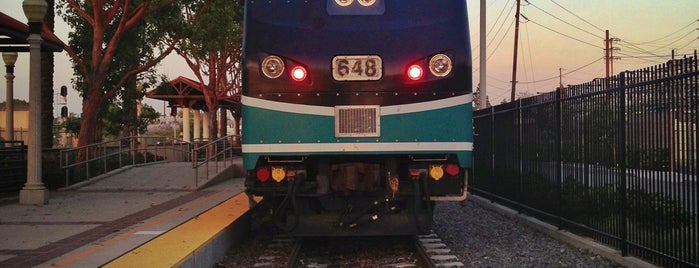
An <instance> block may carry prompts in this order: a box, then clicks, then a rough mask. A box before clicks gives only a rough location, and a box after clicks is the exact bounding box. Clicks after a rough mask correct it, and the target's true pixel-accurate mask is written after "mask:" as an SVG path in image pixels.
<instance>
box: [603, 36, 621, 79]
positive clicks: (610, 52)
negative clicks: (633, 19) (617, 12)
mask: <svg viewBox="0 0 699 268" xmlns="http://www.w3.org/2000/svg"><path fill="white" fill-rule="evenodd" d="M604 35H605V36H604V64H605V70H606V76H605V78H606V79H605V80H606V86H607V88H609V87H610V81H609V77H610V76H611V75H613V74H614V60H615V59H617V58H618V57H614V50H619V48H618V47H614V46H613V43H614V42H618V41H620V39H619V38H614V37H612V38H610V37H609V30H606V31H604Z"/></svg>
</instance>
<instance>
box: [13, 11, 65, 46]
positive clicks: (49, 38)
mask: <svg viewBox="0 0 699 268" xmlns="http://www.w3.org/2000/svg"><path fill="white" fill-rule="evenodd" d="M27 37H29V26H28V25H27V24H25V23H22V22H20V21H18V20H16V19H14V18H12V17H10V16H8V15H6V14H5V13H2V12H0V52H29V43H28V42H27ZM41 37H42V38H43V39H44V42H42V43H41V51H44V52H61V51H63V46H62V45H61V44H62V42H61V39H59V38H58V37H57V36H56V35H54V34H53V33H51V32H47V31H42V33H41Z"/></svg>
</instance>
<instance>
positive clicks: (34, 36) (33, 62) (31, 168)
mask: <svg viewBox="0 0 699 268" xmlns="http://www.w3.org/2000/svg"><path fill="white" fill-rule="evenodd" d="M47 7H48V5H47V4H46V1H45V0H24V1H23V2H22V8H23V9H24V15H26V16H27V19H28V20H29V37H28V38H27V42H29V139H28V141H27V147H28V148H27V183H26V184H24V187H23V188H22V190H20V191H19V203H20V204H25V205H40V204H46V203H47V202H48V190H47V189H46V187H45V186H44V183H43V182H42V180H41V171H42V166H41V161H42V160H41V155H42V150H41V42H42V39H41V27H42V22H43V20H44V16H45V15H46V9H47Z"/></svg>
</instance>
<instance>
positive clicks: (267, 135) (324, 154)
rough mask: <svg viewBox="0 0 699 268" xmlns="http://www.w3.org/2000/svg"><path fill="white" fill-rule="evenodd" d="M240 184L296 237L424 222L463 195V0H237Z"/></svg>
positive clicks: (414, 228)
mask: <svg viewBox="0 0 699 268" xmlns="http://www.w3.org/2000/svg"><path fill="white" fill-rule="evenodd" d="M243 43H244V44H243V49H244V63H243V64H244V72H243V93H244V94H243V97H242V104H243V108H242V115H243V119H242V124H243V125H242V132H243V137H242V141H243V145H242V147H243V148H242V150H243V164H244V168H245V169H246V170H247V174H248V175H247V178H246V182H245V185H246V191H247V193H248V194H250V195H256V196H263V197H264V200H265V202H264V206H265V207H266V209H265V211H267V212H269V213H270V216H271V219H272V220H273V221H274V223H275V224H276V225H277V226H278V227H279V228H281V229H283V230H284V231H287V232H290V233H292V234H295V235H302V236H314V235H323V236H326V235H397V234H417V233H425V232H428V231H429V229H430V228H431V223H432V208H433V205H434V202H435V201H461V200H464V199H465V198H466V190H467V175H468V170H469V169H470V167H471V157H472V156H471V152H472V141H473V134H472V120H471V113H472V98H473V95H472V94H471V84H472V81H471V72H472V67H471V55H470V45H469V31H468V20H467V12H466V3H465V1H407V0H394V1H391V0H308V1H259V0H248V1H247V2H246V14H245V36H244V40H243Z"/></svg>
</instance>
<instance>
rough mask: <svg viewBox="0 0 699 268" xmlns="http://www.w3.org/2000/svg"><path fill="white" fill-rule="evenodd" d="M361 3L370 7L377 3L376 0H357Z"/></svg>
mask: <svg viewBox="0 0 699 268" xmlns="http://www.w3.org/2000/svg"><path fill="white" fill-rule="evenodd" d="M350 2H351V1H350ZM357 2H359V4H360V5H362V6H365V7H368V6H371V5H373V4H375V3H376V0H357Z"/></svg>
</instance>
